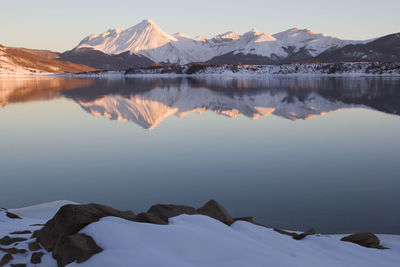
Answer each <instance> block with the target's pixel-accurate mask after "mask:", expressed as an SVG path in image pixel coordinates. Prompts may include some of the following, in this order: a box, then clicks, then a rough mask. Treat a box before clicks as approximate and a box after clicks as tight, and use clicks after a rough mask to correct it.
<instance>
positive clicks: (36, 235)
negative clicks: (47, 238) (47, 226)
mask: <svg viewBox="0 0 400 267" xmlns="http://www.w3.org/2000/svg"><path fill="white" fill-rule="evenodd" d="M38 236H39V230H36V231H33V234H32V235H31V238H37V237H38Z"/></svg>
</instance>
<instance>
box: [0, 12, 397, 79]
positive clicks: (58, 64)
mask: <svg viewBox="0 0 400 267" xmlns="http://www.w3.org/2000/svg"><path fill="white" fill-rule="evenodd" d="M7 51H8V54H7V53H6V52H7ZM12 55H16V57H18V58H19V59H16V57H14V59H12V60H11V63H10V60H9V59H10V58H12ZM7 58H8V59H7ZM341 61H343V62H360V61H365V62H371V61H384V62H400V33H395V34H391V35H387V36H383V37H380V38H374V39H371V40H361V41H360V40H342V39H340V38H337V37H334V36H330V35H328V34H324V33H316V32H313V31H311V30H309V29H299V28H292V29H288V30H286V31H283V32H279V33H275V34H269V33H266V32H261V31H258V30H256V29H252V30H250V31H249V32H246V33H244V34H239V33H236V32H227V33H224V34H219V35H216V36H214V37H212V38H209V39H207V38H205V37H203V36H197V37H191V36H188V35H186V34H184V33H181V32H178V33H175V34H167V33H165V32H164V31H163V30H162V29H161V28H160V27H159V26H158V25H156V24H155V23H154V22H153V21H151V20H147V19H146V20H143V21H142V22H140V23H139V24H137V25H135V26H132V27H130V28H128V29H112V30H108V31H106V32H104V33H101V34H91V35H89V36H87V37H85V38H84V39H83V40H82V41H81V42H79V44H78V45H77V46H76V47H74V48H73V49H71V50H69V51H65V52H63V53H56V52H52V51H48V50H33V49H25V48H6V47H4V46H1V47H0V74H4V73H5V74H7V73H10V72H12V71H14V72H15V70H16V69H17V70H18V69H21V70H24V71H25V72H27V73H32V72H33V73H37V72H39V73H42V72H51V73H63V72H82V71H90V70H93V69H102V70H124V69H130V68H142V67H147V66H150V65H152V64H155V63H161V64H187V63H194V62H205V63H210V64H238V63H243V64H247V65H280V64H286V63H293V62H299V63H309V62H326V63H332V62H341ZM12 62H14V63H15V62H16V63H15V64H14V63H12ZM26 62H31V63H29V64H25V63H26ZM35 62H42V63H43V64H39V65H40V66H39V65H38V64H34V63H35ZM9 63H10V64H11V65H10V64H9ZM46 65H47V66H46ZM16 66H18V67H16ZM35 66H36V67H38V68H37V69H35ZM83 66H84V67H83ZM87 67H89V68H87Z"/></svg>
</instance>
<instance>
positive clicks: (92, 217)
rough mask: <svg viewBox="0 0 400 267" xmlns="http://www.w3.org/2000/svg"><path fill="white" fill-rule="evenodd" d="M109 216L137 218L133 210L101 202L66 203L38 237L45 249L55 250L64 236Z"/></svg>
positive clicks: (131, 219) (39, 232)
mask: <svg viewBox="0 0 400 267" xmlns="http://www.w3.org/2000/svg"><path fill="white" fill-rule="evenodd" d="M107 216H114V217H120V218H123V219H126V220H130V221H134V220H135V214H134V213H133V212H132V211H119V210H115V209H113V208H111V207H108V206H104V205H99V204H87V205H65V206H63V207H61V208H60V210H59V211H58V212H57V213H56V215H54V217H53V218H52V219H51V220H49V221H48V222H47V223H46V224H45V225H44V227H43V228H42V229H40V230H39V231H38V232H37V234H36V235H37V239H38V241H39V242H40V243H41V244H42V245H43V247H44V248H45V249H47V250H48V251H53V249H54V248H55V246H56V245H57V243H58V242H60V240H62V239H63V238H65V237H67V236H69V235H73V234H76V233H77V232H79V230H81V229H82V228H84V227H85V226H86V225H88V224H90V223H93V222H97V221H99V220H100V219H101V218H103V217H107Z"/></svg>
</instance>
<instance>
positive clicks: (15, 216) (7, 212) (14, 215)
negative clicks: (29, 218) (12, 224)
mask: <svg viewBox="0 0 400 267" xmlns="http://www.w3.org/2000/svg"><path fill="white" fill-rule="evenodd" d="M6 215H7V217H8V218H11V219H22V218H21V217H19V216H18V215H17V214H14V213H12V212H9V211H6Z"/></svg>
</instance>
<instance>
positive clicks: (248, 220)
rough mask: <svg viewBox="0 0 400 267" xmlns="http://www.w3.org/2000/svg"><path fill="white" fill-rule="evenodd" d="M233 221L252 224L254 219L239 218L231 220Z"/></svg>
mask: <svg viewBox="0 0 400 267" xmlns="http://www.w3.org/2000/svg"><path fill="white" fill-rule="evenodd" d="M233 221H234V222H236V221H246V222H249V223H254V218H253V217H250V216H249V217H240V218H233Z"/></svg>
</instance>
